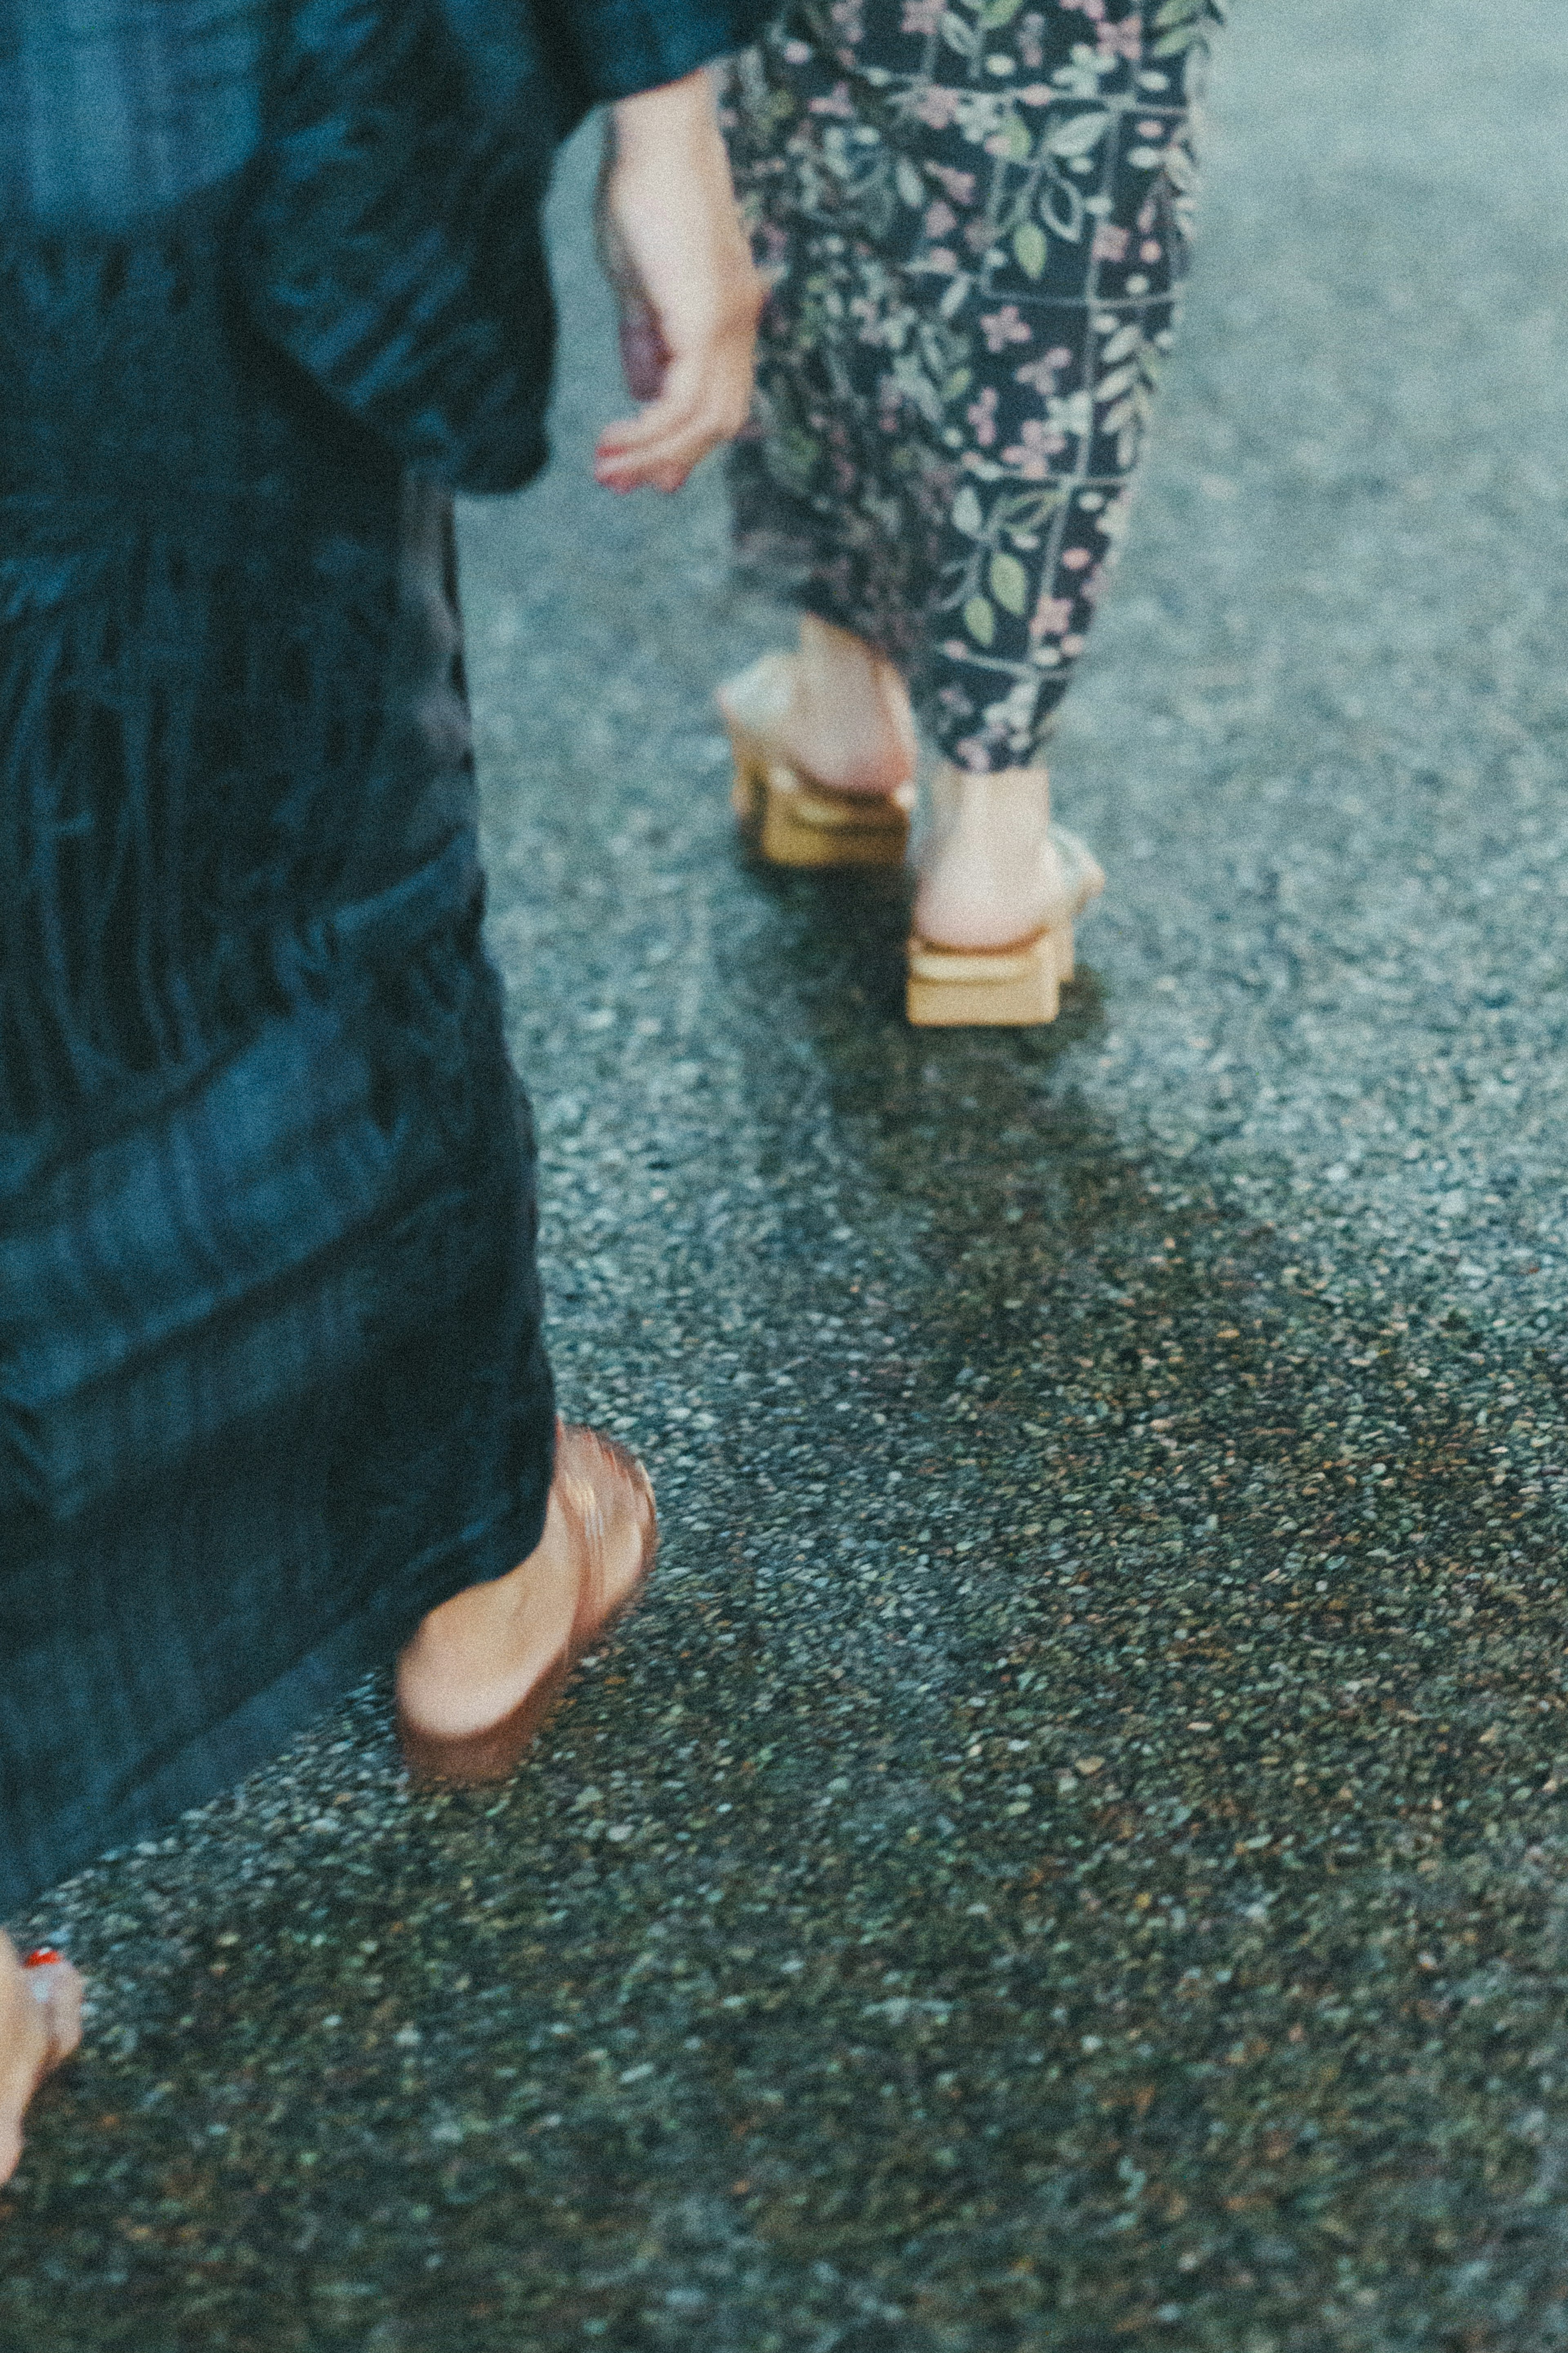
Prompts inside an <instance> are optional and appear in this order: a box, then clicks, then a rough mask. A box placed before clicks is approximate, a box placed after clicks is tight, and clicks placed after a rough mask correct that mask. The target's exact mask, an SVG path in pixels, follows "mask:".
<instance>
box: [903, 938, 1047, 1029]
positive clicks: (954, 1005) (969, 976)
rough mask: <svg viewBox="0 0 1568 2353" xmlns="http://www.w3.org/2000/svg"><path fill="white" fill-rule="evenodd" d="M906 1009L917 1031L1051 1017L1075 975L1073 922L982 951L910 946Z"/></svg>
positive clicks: (917, 942) (1012, 1025) (916, 942)
mask: <svg viewBox="0 0 1568 2353" xmlns="http://www.w3.org/2000/svg"><path fill="white" fill-rule="evenodd" d="M909 965H910V968H909V980H908V984H907V987H906V990H905V999H904V1002H905V1010H906V1012H907V1014H908V1016H909V1019H910V1024H911V1026H912V1027H913V1028H914V1029H979V1028H987V1029H1023V1028H1026V1027H1031V1026H1034V1025H1036V1024H1038V1023H1040V1022H1045V1021H1054V1020H1055V1019H1056V1018H1057V1014H1058V1011H1059V1009H1060V1003H1061V987H1062V983H1063V982H1064V981H1068V980H1070V979H1071V978H1072V975H1073V938H1072V925H1071V924H1070V923H1064V924H1063V925H1062V926H1061V927H1060V929H1059V930H1058V931H1054V932H1041V933H1040V934H1039V936H1038V937H1037V939H1033V940H1027V941H1026V942H1024V943H1023V944H1022V945H1020V946H1018V947H1016V948H1006V949H1003V950H999V951H997V950H994V951H992V952H990V953H989V954H986V955H968V954H964V953H963V952H962V951H960V950H958V949H955V948H939V947H934V946H933V945H932V944H931V942H930V941H929V940H921V939H911V940H910V944H909Z"/></svg>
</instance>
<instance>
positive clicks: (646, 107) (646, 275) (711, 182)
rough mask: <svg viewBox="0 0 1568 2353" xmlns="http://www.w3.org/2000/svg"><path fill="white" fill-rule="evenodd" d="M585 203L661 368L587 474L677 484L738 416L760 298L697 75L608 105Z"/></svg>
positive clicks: (652, 485) (731, 431) (622, 487)
mask: <svg viewBox="0 0 1568 2353" xmlns="http://www.w3.org/2000/svg"><path fill="white" fill-rule="evenodd" d="M598 210H599V219H600V246H601V250H602V252H603V253H604V255H605V261H606V266H607V267H608V268H609V269H610V274H611V277H612V280H614V282H615V283H616V290H617V293H618V295H619V296H620V299H621V302H622V308H623V319H625V318H626V315H627V313H628V310H630V311H635V313H636V314H637V319H638V320H639V321H641V320H642V318H643V314H644V312H645V311H646V314H647V332H648V333H649V335H650V337H657V341H658V354H659V358H660V362H661V364H662V366H663V375H662V378H661V379H659V380H658V388H657V392H656V394H655V396H654V397H653V398H652V399H650V400H649V402H648V405H647V407H645V408H644V409H643V410H642V411H641V412H640V413H639V414H638V415H637V416H636V417H622V418H618V419H617V420H616V422H615V423H614V424H613V425H608V426H606V427H605V430H604V431H603V433H602V434H601V435H600V437H599V443H598V448H597V449H596V450H595V459H594V471H595V475H596V477H597V479H598V480H600V481H601V482H603V483H604V484H605V486H606V487H607V488H609V489H611V490H616V491H632V490H640V489H644V488H649V489H655V490H665V491H671V490H678V489H679V486H680V484H681V483H682V482H683V481H684V480H686V478H687V476H688V475H689V473H690V471H691V470H692V468H693V467H694V466H696V465H698V464H699V463H700V460H701V459H703V458H705V457H706V456H707V455H708V452H709V451H710V449H713V448H717V447H718V445H719V443H720V442H721V441H727V440H730V439H731V438H733V436H734V435H735V434H736V433H738V432H739V431H740V429H741V427H742V425H743V424H744V423H745V421H746V414H747V410H748V408H749V406H750V404H751V395H752V347H753V344H754V342H755V336H756V324H757V318H758V314H759V311H760V309H761V304H762V288H761V284H760V281H759V280H758V278H757V275H756V271H755V270H754V269H753V268H752V256H751V249H750V247H749V244H748V242H747V239H746V234H745V231H744V228H743V227H742V223H741V219H740V216H739V214H738V212H737V211H736V208H735V198H734V191H733V189H732V187H731V182H730V168H729V162H728V158H727V157H726V155H725V153H724V144H723V141H722V139H721V136H720V133H719V126H718V121H717V119H716V117H715V114H714V110H713V93H712V88H711V85H710V81H709V79H708V77H707V75H706V74H705V73H697V74H691V75H688V76H687V77H686V79H684V80H683V81H680V82H672V83H670V84H668V86H667V87H666V88H665V89H663V90H651V91H647V92H645V93H644V94H643V95H642V96H641V97H639V98H635V99H629V100H623V101H622V102H621V104H620V105H619V106H618V107H617V108H616V116H615V143H614V150H613V153H612V157H611V160H610V162H609V164H608V166H607V168H606V170H605V174H604V175H603V177H602V179H601V183H600V190H599V197H598ZM648 388H649V390H650V391H652V390H653V389H654V381H653V379H652V377H651V375H650V378H649V385H648Z"/></svg>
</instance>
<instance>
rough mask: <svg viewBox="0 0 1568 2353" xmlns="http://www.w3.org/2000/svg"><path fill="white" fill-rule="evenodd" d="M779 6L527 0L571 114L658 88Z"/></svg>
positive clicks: (765, 2) (761, 23)
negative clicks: (568, 98)
mask: <svg viewBox="0 0 1568 2353" xmlns="http://www.w3.org/2000/svg"><path fill="white" fill-rule="evenodd" d="M781 6H782V0H532V13H533V16H534V19H535V22H536V24H537V26H538V28H539V31H540V34H541V36H542V39H543V40H544V42H545V44H546V45H547V46H548V47H549V49H550V51H551V54H552V59H553V61H554V64H555V68H556V70H557V72H558V73H559V74H560V75H561V77H562V79H563V81H564V82H566V83H567V85H568V86H569V87H570V88H571V90H572V92H573V98H574V108H573V111H574V113H575V112H584V113H585V112H586V111H587V110H588V108H589V107H591V106H597V105H599V104H600V103H602V102H603V101H604V100H611V99H617V98H631V97H634V96H635V95H636V94H637V92H638V91H639V90H658V88H660V87H661V86H662V84H664V83H665V82H669V81H679V79H681V77H682V75H684V74H689V73H692V72H694V71H695V70H696V69H697V68H698V67H699V66H703V65H707V64H708V63H709V62H710V59H711V58H721V57H726V56H728V55H729V54H730V52H731V50H734V49H743V48H746V47H749V46H750V44H751V43H752V41H754V40H756V39H757V38H758V37H759V36H760V35H761V34H762V33H763V31H764V30H765V29H766V27H767V26H768V25H769V24H770V23H771V21H772V19H773V17H774V16H777V15H778V14H779V13H780V10H781Z"/></svg>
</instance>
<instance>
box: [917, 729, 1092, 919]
mask: <svg viewBox="0 0 1568 2353" xmlns="http://www.w3.org/2000/svg"><path fill="white" fill-rule="evenodd" d="M933 797H934V800H935V805H936V808H935V815H936V824H935V830H934V833H933V836H932V839H931V846H930V847H929V849H927V851H926V855H925V859H924V862H923V865H922V869H921V880H920V887H919V889H918V890H917V892H916V893H915V905H914V923H913V927H914V930H915V933H916V934H917V935H918V936H919V937H920V938H921V939H922V940H926V941H929V942H930V943H931V945H932V946H933V947H944V948H976V949H984V948H1005V947H1013V946H1015V945H1016V944H1018V943H1019V942H1020V941H1023V940H1029V939H1033V938H1035V937H1036V936H1037V934H1039V933H1040V932H1042V931H1047V930H1050V929H1054V928H1055V927H1056V926H1057V925H1058V924H1060V923H1070V922H1071V920H1072V918H1073V915H1074V914H1075V913H1077V912H1078V909H1079V906H1080V905H1081V904H1082V902H1083V899H1084V897H1085V896H1086V895H1088V896H1093V894H1094V892H1095V891H1097V890H1099V889H1100V888H1103V884H1104V877H1103V876H1102V875H1101V874H1100V869H1099V868H1098V866H1096V865H1095V864H1094V861H1093V860H1089V859H1088V854H1087V852H1082V853H1081V855H1082V857H1083V858H1084V859H1086V860H1087V862H1088V867H1089V870H1090V874H1089V876H1085V877H1080V876H1079V874H1078V873H1077V872H1076V871H1075V870H1070V869H1069V867H1068V861H1067V860H1066V859H1065V858H1064V856H1063V853H1062V849H1061V848H1060V847H1058V842H1057V841H1056V840H1054V839H1052V834H1051V791H1050V778H1049V776H1047V772H1046V770H1045V769H1044V768H1005V769H1003V770H1001V771H1000V772H999V773H998V774H996V775H994V776H967V775H965V774H964V772H963V770H962V769H959V768H954V767H952V766H951V765H943V767H942V769H941V771H940V772H939V774H938V776H937V778H936V783H935V788H934V796H933ZM1075 847H1076V845H1075ZM1085 880H1089V890H1088V892H1085V890H1084V889H1083V887H1082V884H1083V881H1085Z"/></svg>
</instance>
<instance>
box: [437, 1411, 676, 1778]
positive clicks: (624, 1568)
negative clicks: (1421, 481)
mask: <svg viewBox="0 0 1568 2353" xmlns="http://www.w3.org/2000/svg"><path fill="white" fill-rule="evenodd" d="M654 1525H655V1522H654V1510H653V1497H652V1493H651V1492H650V1490H649V1489H648V1487H647V1481H646V1480H645V1479H643V1478H642V1475H641V1473H640V1472H638V1471H637V1468H636V1466H635V1465H632V1464H630V1462H629V1458H627V1457H626V1456H623V1455H621V1454H620V1452H619V1451H618V1450H616V1449H613V1448H609V1447H607V1446H606V1445H605V1443H604V1442H603V1441H602V1440H599V1439H597V1438H596V1437H595V1434H594V1432H593V1431H592V1430H577V1429H563V1430H561V1432H560V1433H559V1436H558V1439H557V1442H556V1455H555V1479H554V1483H553V1485H552V1488H551V1491H550V1502H549V1507H548V1510H547V1513H546V1516H545V1523H544V1533H543V1535H542V1536H541V1538H540V1540H539V1542H538V1544H537V1545H536V1546H535V1547H534V1549H533V1550H532V1552H531V1553H530V1554H529V1556H528V1558H527V1559H526V1560H525V1561H523V1562H521V1564H520V1565H519V1566H518V1567H516V1568H514V1569H512V1570H511V1571H510V1574H509V1575H507V1576H505V1577H496V1578H493V1579H491V1580H490V1581H489V1582H487V1583H485V1584H482V1585H470V1586H468V1587H467V1588H465V1589H464V1590H463V1591H462V1592H461V1593H457V1594H454V1595H453V1597H452V1599H450V1600H449V1601H444V1602H442V1604H441V1605H440V1607H439V1609H433V1610H431V1612H430V1614H429V1616H428V1617H427V1618H426V1619H425V1620H423V1622H422V1623H421V1625H420V1627H419V1629H418V1631H417V1632H416V1634H415V1636H414V1638H413V1640H412V1641H410V1642H409V1643H408V1644H407V1645H406V1646H405V1649H404V1651H403V1652H402V1654H401V1656H400V1657H399V1659H398V1662H397V1706H398V1715H399V1718H400V1722H401V1725H402V1729H403V1736H404V1745H405V1749H406V1750H407V1751H408V1752H409V1755H410V1759H411V1761H412V1762H416V1764H418V1765H420V1766H421V1767H422V1768H423V1769H426V1770H429V1771H434V1772H437V1773H439V1772H443V1771H448V1770H449V1771H450V1772H451V1775H452V1778H477V1779H492V1778H503V1776H504V1773H505V1771H506V1770H507V1769H509V1766H510V1763H512V1762H515V1757H514V1756H513V1755H512V1747H513V1746H514V1745H515V1746H516V1747H517V1748H518V1749H519V1751H520V1750H521V1746H524V1745H526V1739H527V1738H528V1737H529V1736H531V1733H532V1731H533V1730H535V1729H537V1721H536V1718H535V1715H534V1714H533V1713H531V1710H532V1709H533V1708H534V1707H535V1705H536V1704H547V1703H548V1700H549V1699H550V1698H551V1697H552V1695H553V1693H554V1691H555V1690H556V1689H557V1688H559V1684H560V1683H561V1681H562V1679H563V1676H564V1673H565V1672H566V1670H567V1668H568V1667H569V1666H570V1665H571V1663H572V1662H573V1659H574V1657H576V1656H578V1655H580V1653H581V1651H583V1650H584V1648H585V1647H586V1646H587V1645H588V1644H589V1643H590V1642H591V1641H592V1640H593V1639H594V1636H595V1632H596V1631H597V1630H599V1629H600V1628H602V1627H603V1626H605V1625H606V1624H607V1623H608V1622H609V1621H610V1620H612V1619H614V1618H615V1617H616V1614H617V1613H618V1612H619V1611H620V1610H621V1609H624V1608H625V1606H626V1603H627V1601H628V1600H629V1599H631V1597H632V1595H633V1594H634V1593H635V1592H636V1590H637V1587H638V1585H639V1584H640V1583H641V1581H642V1578H643V1577H644V1576H645V1575H646V1574H647V1567H648V1565H649V1562H650V1561H651V1558H652V1547H653V1535H654ZM501 1725H511V1726H512V1727H513V1733H514V1736H515V1741H512V1740H508V1741H503V1743H502V1745H501V1751H500V1754H494V1755H492V1754H490V1753H489V1751H487V1750H486V1749H485V1747H484V1741H485V1736H488V1735H489V1734H490V1733H491V1732H492V1731H493V1730H494V1728H495V1727H498V1726H501ZM462 1742H467V1743H468V1744H469V1746H470V1752H472V1753H470V1754H469V1756H468V1758H467V1761H466V1764H465V1762H464V1760H462V1759H460V1758H458V1757H457V1756H456V1754H454V1757H453V1758H452V1759H451V1760H444V1759H443V1758H442V1757H441V1756H440V1754H439V1753H438V1752H439V1744H441V1743H462ZM469 1767H472V1768H473V1769H472V1770H470V1769H468V1768H469Z"/></svg>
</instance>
